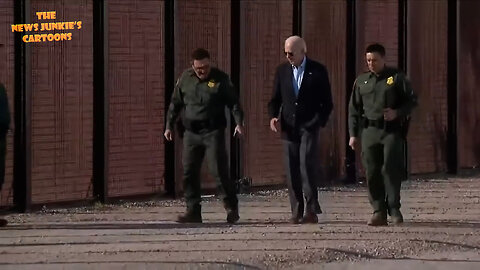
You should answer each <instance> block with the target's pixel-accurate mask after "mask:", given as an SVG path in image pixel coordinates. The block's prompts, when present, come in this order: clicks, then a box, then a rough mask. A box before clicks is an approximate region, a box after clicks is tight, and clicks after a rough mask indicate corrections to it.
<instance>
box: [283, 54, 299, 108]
mask: <svg viewBox="0 0 480 270" xmlns="http://www.w3.org/2000/svg"><path fill="white" fill-rule="evenodd" d="M285 78H287V86H288V88H287V89H288V93H290V95H291V96H292V99H294V100H295V99H297V96H296V95H295V89H293V67H292V65H290V63H288V65H287V66H286V68H285Z"/></svg>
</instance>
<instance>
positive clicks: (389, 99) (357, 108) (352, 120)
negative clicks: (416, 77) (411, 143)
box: [348, 67, 417, 137]
mask: <svg viewBox="0 0 480 270" xmlns="http://www.w3.org/2000/svg"><path fill="white" fill-rule="evenodd" d="M416 105H417V97H416V96H415V94H414V92H413V90H412V87H411V85H410V82H409V81H408V80H407V79H406V78H405V75H404V74H403V73H401V72H399V71H398V70H396V69H394V68H390V67H385V68H384V69H383V71H382V72H381V73H380V74H379V75H378V76H377V75H375V74H374V73H373V72H367V73H363V74H361V75H360V76H358V78H357V79H356V80H355V84H354V86H353V91H352V95H351V97H350V103H349V106H348V128H349V133H350V137H358V136H359V135H360V134H359V133H360V128H361V120H362V118H368V119H370V120H379V119H383V110H384V109H385V108H391V109H395V110H397V117H398V118H401V117H406V116H408V115H409V114H410V113H411V112H412V109H413V108H414V107H415V106H416Z"/></svg>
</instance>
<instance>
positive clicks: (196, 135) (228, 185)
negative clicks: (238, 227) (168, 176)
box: [164, 49, 243, 223]
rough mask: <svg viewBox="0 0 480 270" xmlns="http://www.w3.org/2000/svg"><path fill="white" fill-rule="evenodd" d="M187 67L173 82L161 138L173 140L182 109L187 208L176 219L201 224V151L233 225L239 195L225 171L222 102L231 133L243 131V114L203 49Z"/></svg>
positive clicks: (229, 86)
mask: <svg viewBox="0 0 480 270" xmlns="http://www.w3.org/2000/svg"><path fill="white" fill-rule="evenodd" d="M192 60H193V63H192V68H190V69H187V70H186V71H185V72H183V74H182V75H181V76H180V78H179V80H178V81H177V84H176V87H175V90H174V93H173V96H172V100H171V103H170V107H169V110H168V114H167V123H166V130H165V134H164V136H165V138H166V139H167V140H169V141H171V140H173V134H172V131H173V125H174V123H175V120H176V119H177V117H178V115H179V113H180V111H181V110H182V109H184V115H183V119H182V120H183V125H184V126H185V129H186V130H185V134H184V136H183V169H184V175H183V181H184V192H185V200H186V203H187V211H186V213H185V214H184V215H181V216H179V217H178V219H177V222H180V223H201V222H202V215H201V206H200V202H201V190H200V170H201V166H202V161H203V157H204V155H205V153H206V155H207V164H208V168H209V171H210V173H211V174H212V175H213V177H214V178H215V180H216V181H217V185H218V186H219V188H221V189H222V188H223V190H222V191H223V193H224V194H225V198H224V206H225V209H226V210H227V222H228V223H235V222H237V221H238V219H239V218H240V217H239V215H238V199H237V194H236V188H235V184H234V182H233V181H232V179H230V177H229V173H228V164H227V161H228V157H227V153H226V149H225V127H226V123H227V122H226V119H225V106H227V107H228V108H229V109H230V111H231V113H232V115H233V117H234V119H235V122H236V127H235V132H234V136H235V134H237V133H238V134H239V135H240V134H242V133H243V128H242V123H243V112H242V110H241V108H240V104H239V99H238V95H237V94H236V91H235V89H234V87H233V84H232V82H231V81H230V79H229V77H228V75H227V74H225V73H224V72H222V71H221V70H219V69H217V68H213V67H212V68H211V67H210V54H209V53H208V51H207V50H205V49H196V50H195V51H194V52H193V53H192Z"/></svg>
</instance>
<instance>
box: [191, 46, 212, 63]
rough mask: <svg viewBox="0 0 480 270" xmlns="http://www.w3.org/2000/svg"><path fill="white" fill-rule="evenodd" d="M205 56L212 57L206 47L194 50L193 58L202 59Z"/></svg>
mask: <svg viewBox="0 0 480 270" xmlns="http://www.w3.org/2000/svg"><path fill="white" fill-rule="evenodd" d="M205 58H208V59H210V53H209V52H208V51H207V50H205V49H204V48H198V49H195V50H194V51H193V52H192V60H202V59H205Z"/></svg>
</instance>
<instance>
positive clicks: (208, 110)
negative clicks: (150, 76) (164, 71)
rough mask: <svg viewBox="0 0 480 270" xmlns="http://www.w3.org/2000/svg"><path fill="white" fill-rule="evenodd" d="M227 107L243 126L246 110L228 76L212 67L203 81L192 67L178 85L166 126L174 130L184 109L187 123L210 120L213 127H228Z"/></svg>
mask: <svg viewBox="0 0 480 270" xmlns="http://www.w3.org/2000/svg"><path fill="white" fill-rule="evenodd" d="M225 106H227V107H228V108H229V109H230V111H231V112H232V115H233V117H234V119H235V123H236V124H237V125H242V123H243V112H242V109H241V108H240V104H239V99H238V95H237V93H236V91H235V88H234V86H233V84H232V82H231V81H230V78H229V77H228V75H227V74H226V73H224V72H222V71H221V70H219V69H217V68H212V69H211V71H210V74H209V76H208V78H207V79H206V80H204V81H200V79H199V78H198V77H197V76H196V74H195V72H194V71H193V69H192V68H189V69H187V70H186V71H185V72H183V74H182V75H181V76H180V78H179V79H178V81H177V84H176V86H175V89H174V92H173V95H172V100H171V103H170V107H169V109H168V113H167V124H166V128H167V129H170V130H173V126H174V122H175V120H176V119H177V117H178V114H179V113H180V111H181V109H183V108H185V114H184V123H185V122H186V121H207V120H208V121H210V122H211V123H212V126H211V127H214V128H221V127H225V126H226V119H225ZM185 126H188V125H185Z"/></svg>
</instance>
